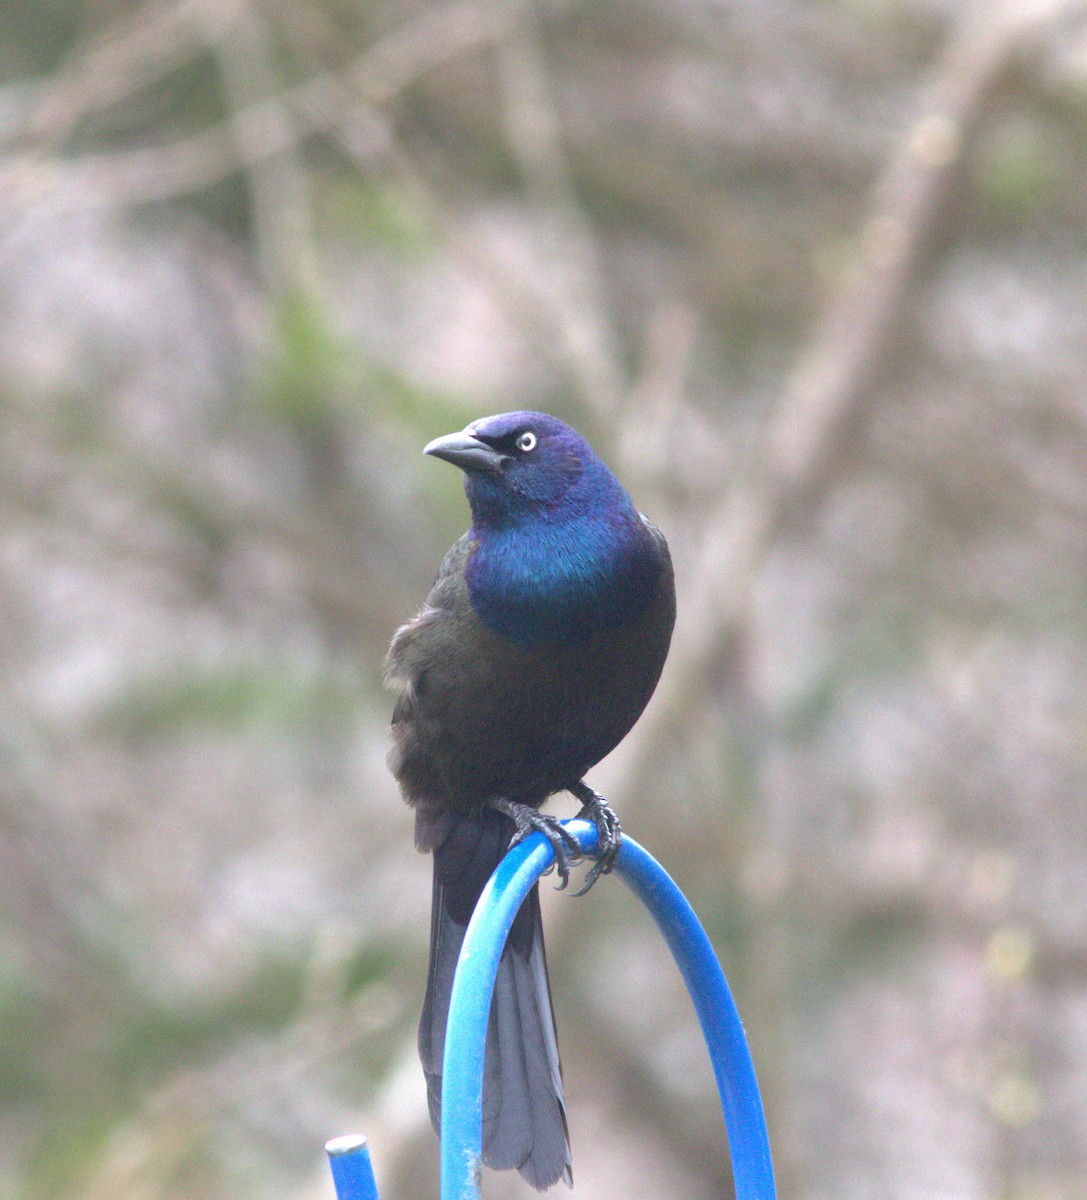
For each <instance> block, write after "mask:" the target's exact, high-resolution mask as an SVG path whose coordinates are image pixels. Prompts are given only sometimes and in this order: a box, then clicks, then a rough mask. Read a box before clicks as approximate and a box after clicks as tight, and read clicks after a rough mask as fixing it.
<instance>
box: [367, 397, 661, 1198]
mask: <svg viewBox="0 0 1087 1200" xmlns="http://www.w3.org/2000/svg"><path fill="white" fill-rule="evenodd" d="M425 453H427V454H433V455H434V456H435V457H437V458H444V459H445V460H446V461H447V462H451V463H453V464H455V465H456V466H458V467H460V468H461V469H462V470H463V471H464V474H465V490H466V491H467V493H468V502H469V504H470V505H471V509H472V527H471V529H470V530H469V531H468V532H467V533H466V534H465V535H464V536H463V537H462V538H461V539H460V540H459V541H458V542H457V543H456V544H455V545H454V546H453V547H452V549H451V550H450V551H449V553H448V554H447V555H446V556H445V561H444V562H443V563H442V565H441V569H440V571H439V572H438V578H437V580H436V581H435V584H434V587H433V589H432V590H431V592H430V595H429V596H428V597H427V600H426V604H425V605H424V607H423V610H422V612H420V613H419V615H418V616H417V617H416V618H415V619H414V620H412V621H409V622H408V623H407V624H406V625H404V626H403V627H402V628H401V629H399V630H398V631H397V634H396V636H395V637H394V638H393V641H392V645H391V646H390V648H389V653H388V656H387V658H386V662H385V671H386V678H387V680H388V682H389V683H390V684H391V685H392V686H393V687H395V688H396V689H397V690H398V691H399V696H398V698H397V702H396V709H395V712H394V713H393V725H392V732H393V749H392V752H391V754H390V756H389V764H390V767H391V768H392V771H393V774H394V775H395V776H396V778H397V780H398V781H399V784H400V789H401V791H402V793H403V795H404V799H405V800H406V801H407V802H408V803H409V804H412V805H414V806H415V841H416V845H417V846H418V848H419V849H420V850H428V851H430V852H431V853H433V855H434V897H433V910H432V915H431V931H430V969H429V972H428V976H427V989H426V999H425V1002H424V1006H423V1015H422V1020H421V1023H420V1027H419V1053H420V1057H421V1058H422V1061H423V1071H424V1073H425V1075H426V1080H427V1089H428V1092H429V1097H430V1113H431V1119H432V1120H433V1123H434V1128H435V1129H438V1128H439V1118H440V1102H441V1072H442V1053H443V1050H444V1045H445V1026H446V1018H447V1016H448V1012H449V999H450V991H451V989H452V986H453V972H454V969H455V967H456V963H457V957H458V955H459V953H460V948H461V943H462V941H463V939H464V932H465V928H466V927H467V924H468V920H469V918H470V917H471V915H472V910H473V909H474V908H475V904H476V901H477V900H478V899H479V895H480V892H481V891H482V889H483V886H484V884H485V883H486V881H487V879H488V878H489V877H490V875H491V872H492V871H493V870H494V868H495V867H496V866H497V865H498V862H499V860H500V859H501V858H502V855H503V854H504V853H505V851H506V849H507V848H508V847H509V845H510V844H511V838H512V840H513V841H517V840H519V839H520V838H523V837H524V836H526V835H527V834H528V833H529V832H531V831H532V830H534V829H538V830H540V832H542V833H543V834H544V835H545V836H546V837H547V838H548V839H549V841H550V842H551V844H552V846H554V848H555V851H556V860H557V867H558V871H559V874H560V877H561V880H562V883H561V885H560V886H563V887H565V886H566V881H567V879H568V877H569V864H570V860H571V857H572V856H573V855H575V854H576V852H577V846H576V843H575V842H574V841H573V839H572V838H571V837H570V835H568V834H566V832H565V831H564V830H563V829H562V827H561V826H560V825H559V823H558V821H557V820H556V819H555V818H554V817H548V816H544V815H542V814H541V813H540V812H539V806H540V805H541V804H542V803H543V801H544V800H546V799H547V797H548V796H550V795H552V794H553V793H555V792H560V791H564V790H565V791H569V792H571V793H573V794H574V795H575V796H577V797H578V798H579V799H580V800H581V801H582V802H583V805H584V807H583V809H582V814H583V815H584V816H587V817H590V818H591V819H593V820H594V821H595V822H596V824H597V828H598V830H599V832H600V847H601V855H600V857H599V858H598V860H597V862H596V863H595V864H594V865H593V867H592V869H591V870H590V872H589V875H588V878H587V881H586V885H585V887H583V888H582V891H585V890H587V888H588V887H589V886H591V884H592V883H593V882H594V880H595V879H596V877H597V875H598V874H600V873H602V872H603V871H607V870H610V869H611V866H612V864H613V863H614V860H615V856H616V855H617V854H618V851H619V840H620V837H621V833H620V829H619V823H618V821H617V820H616V819H615V816H614V814H613V813H612V811H611V809H610V808H609V807H608V805H607V804H606V802H605V801H604V799H603V797H601V796H598V795H597V794H596V793H595V792H594V791H593V790H592V789H591V788H589V787H588V785H586V784H585V783H584V781H583V778H582V777H583V776H584V774H585V772H586V771H588V770H589V768H590V767H592V766H593V765H594V764H595V763H597V762H599V761H600V759H602V758H603V757H604V755H605V754H607V753H608V752H609V751H610V750H611V749H612V748H613V747H615V746H616V745H617V744H618V743H619V742H620V741H621V740H622V738H623V737H624V736H625V735H626V733H627V731H628V730H629V729H630V727H631V726H632V725H633V724H634V722H635V721H636V720H637V719H638V717H639V716H640V714H641V712H642V709H643V708H645V706H646V703H647V702H648V700H649V697H650V696H651V695H652V693H653V689H654V688H655V687H656V684H657V680H658V678H659V677H660V673H661V669H662V667H663V666H664V660H665V657H666V656H667V653H668V644H669V641H670V640H671V636H672V625H673V623H674V620H675V588H674V584H673V579H672V563H671V559H670V557H669V554H668V546H667V544H666V542H665V540H664V537H663V535H662V534H661V532H660V530H658V529H657V528H656V526H655V525H653V524H652V523H651V522H650V521H648V520H646V518H645V517H643V516H642V515H641V514H640V513H639V512H638V511H637V510H636V509H635V507H634V505H633V504H632V503H631V500H630V497H629V496H628V495H627V493H626V492H625V491H624V490H623V488H622V486H621V485H620V484H619V482H618V481H617V480H616V478H615V476H614V475H612V473H611V472H610V471H609V470H608V468H607V467H606V466H605V465H604V464H603V463H602V462H601V461H600V459H599V458H597V456H596V455H595V454H594V453H593V451H592V449H591V447H590V446H589V445H588V443H587V442H586V441H585V440H584V439H583V438H582V437H580V436H579V435H578V434H577V433H575V432H574V430H572V429H571V428H570V427H569V426H568V425H565V424H563V422H562V421H559V420H557V419H556V418H554V417H550V416H547V415H546V414H544V413H538V412H514V413H505V414H503V415H501V416H497V417H488V418H486V419H484V420H480V421H475V422H473V423H472V424H471V425H469V426H468V428H467V429H466V430H465V431H464V432H463V433H455V434H450V435H449V436H447V437H441V438H438V439H437V440H436V441H433V442H431V443H430V445H429V446H427V447H426V450H425ZM483 1109H484V1112H483V1157H484V1161H485V1162H486V1163H487V1164H488V1165H489V1166H492V1167H497V1168H513V1167H516V1168H517V1169H518V1170H519V1171H520V1172H521V1174H522V1175H523V1176H524V1177H525V1179H527V1180H528V1181H529V1183H531V1184H532V1185H533V1186H534V1187H536V1188H539V1189H540V1190H541V1191H542V1190H543V1189H544V1188H547V1187H550V1186H551V1185H552V1184H553V1183H555V1182H556V1181H557V1180H558V1179H560V1178H564V1179H565V1180H566V1182H567V1183H570V1182H571V1179H572V1176H571V1172H570V1146H569V1140H568V1136H567V1127H566V1109H565V1105H564V1102H563V1093H562V1073H561V1069H560V1067H559V1053H558V1044H557V1041H556V1037H555V1018H554V1013H553V1011H552V1007H551V992H550V986H549V984H548V979H547V965H546V963H545V961H544V944H543V927H542V924H541V921H540V901H539V894H538V891H537V889H536V888H533V890H532V892H531V893H530V894H529V896H528V897H527V899H526V900H525V903H524V905H523V906H522V908H521V911H520V913H519V914H518V916H517V919H516V921H515V922H514V925H513V929H512V932H511V935H510V939H509V942H508V943H507V946H506V950H505V953H504V955H503V957H502V961H501V963H500V965H499V970H498V979H497V983H496V985H495V993H494V1001H493V1003H492V1006H491V1016H490V1025H489V1027H488V1031H487V1051H486V1056H485V1068H484V1093H483Z"/></svg>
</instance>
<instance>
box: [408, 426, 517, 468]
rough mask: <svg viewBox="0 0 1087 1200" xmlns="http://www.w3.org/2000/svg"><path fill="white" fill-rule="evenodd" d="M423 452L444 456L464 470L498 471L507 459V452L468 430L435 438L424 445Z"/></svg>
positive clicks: (438, 456)
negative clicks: (474, 435) (502, 451)
mask: <svg viewBox="0 0 1087 1200" xmlns="http://www.w3.org/2000/svg"><path fill="white" fill-rule="evenodd" d="M423 453H424V454H433V455H434V457H435V458H444V459H445V461H446V462H450V463H452V464H453V466H455V467H460V469H461V470H462V471H497V470H499V469H501V467H502V465H503V464H504V463H505V461H506V455H505V454H500V453H499V452H498V451H497V450H495V449H494V447H493V446H488V445H487V443H486V442H481V441H480V440H479V438H475V437H472V435H471V434H470V433H469V432H468V431H467V430H465V431H464V432H463V433H447V434H446V435H445V437H440V438H435V439H434V441H432V442H431V443H430V444H429V445H427V446H424V447H423Z"/></svg>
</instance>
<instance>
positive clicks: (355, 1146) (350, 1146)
mask: <svg viewBox="0 0 1087 1200" xmlns="http://www.w3.org/2000/svg"><path fill="white" fill-rule="evenodd" d="M365 1145H366V1139H365V1138H364V1137H363V1136H362V1134H361V1133H345V1134H343V1135H342V1136H341V1137H334V1138H332V1139H331V1140H330V1141H327V1142H325V1153H326V1154H329V1155H332V1156H334V1157H338V1156H339V1155H341V1154H354V1153H355V1151H356V1150H362V1149H363V1148H364V1147H365Z"/></svg>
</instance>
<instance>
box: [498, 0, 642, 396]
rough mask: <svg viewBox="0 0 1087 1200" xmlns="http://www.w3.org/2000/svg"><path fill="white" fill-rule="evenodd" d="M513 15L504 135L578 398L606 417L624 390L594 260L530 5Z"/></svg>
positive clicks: (505, 56)
mask: <svg viewBox="0 0 1087 1200" xmlns="http://www.w3.org/2000/svg"><path fill="white" fill-rule="evenodd" d="M518 11H519V19H517V20H514V21H511V22H510V25H509V29H508V30H507V32H506V33H505V35H504V36H503V37H502V38H500V39H499V40H498V42H497V45H496V48H495V49H496V57H497V60H498V72H499V78H500V80H501V85H502V90H503V93H504V96H505V110H504V117H505V126H506V136H507V139H508V141H509V144H510V147H511V149H512V150H513V153H514V156H515V158H516V159H517V162H518V164H519V165H520V169H521V175H522V178H523V180H524V183H525V187H526V191H527V193H528V198H529V200H530V202H532V203H533V204H535V205H536V207H537V208H538V210H539V212H540V214H541V215H543V216H544V217H545V220H544V222H543V224H544V228H545V229H546V230H547V231H548V233H549V246H548V249H549V251H550V253H549V255H548V259H549V262H550V264H551V266H552V269H553V270H555V271H556V272H557V274H558V276H559V289H558V293H559V294H558V295H557V296H556V298H555V303H554V305H553V317H552V320H553V323H554V324H555V325H557V326H558V330H559V334H560V336H561V338H562V341H563V344H564V346H565V351H566V355H567V357H568V359H569V361H570V364H571V367H572V369H573V371H574V373H575V374H576V375H577V376H578V378H579V380H580V391H581V393H582V395H583V397H584V398H585V399H586V400H587V401H588V402H589V403H590V405H591V406H592V407H595V408H596V409H597V412H598V414H599V415H601V416H606V415H608V414H614V412H615V410H616V408H617V407H618V404H619V402H620V399H621V395H622V390H623V386H622V372H621V371H620V368H619V364H618V362H617V360H616V352H615V335H614V332H613V330H612V329H611V328H610V327H609V322H608V318H607V305H606V303H605V301H604V297H603V295H602V290H601V281H600V276H599V272H598V268H597V263H598V255H597V252H596V247H595V245H594V243H593V236H592V230H591V228H590V226H589V223H588V221H587V220H586V219H585V217H584V214H583V213H582V211H581V209H580V207H579V205H578V202H577V198H576V197H575V195H574V189H573V186H572V183H571V180H570V171H569V168H568V165H567V161H566V156H565V154H564V152H563V146H562V135H561V131H560V128H559V115H558V113H557V111H556V109H555V105H554V103H553V100H552V88H551V82H550V80H549V79H548V76H547V69H546V64H545V59H544V51H543V47H542V46H541V44H540V37H539V30H538V28H537V22H536V18H535V12H534V9H533V5H532V4H531V3H529V4H522V5H519V6H518Z"/></svg>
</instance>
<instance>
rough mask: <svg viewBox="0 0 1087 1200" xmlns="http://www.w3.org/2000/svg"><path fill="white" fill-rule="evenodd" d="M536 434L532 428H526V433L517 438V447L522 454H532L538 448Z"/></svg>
mask: <svg viewBox="0 0 1087 1200" xmlns="http://www.w3.org/2000/svg"><path fill="white" fill-rule="evenodd" d="M536 440H537V439H536V435H535V434H534V433H533V432H532V430H531V429H526V430H525V432H524V433H522V434H521V436H520V437H519V438H518V439H517V449H518V450H520V451H521V453H522V454H530V453H531V452H532V451H533V450H535V449H536Z"/></svg>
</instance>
